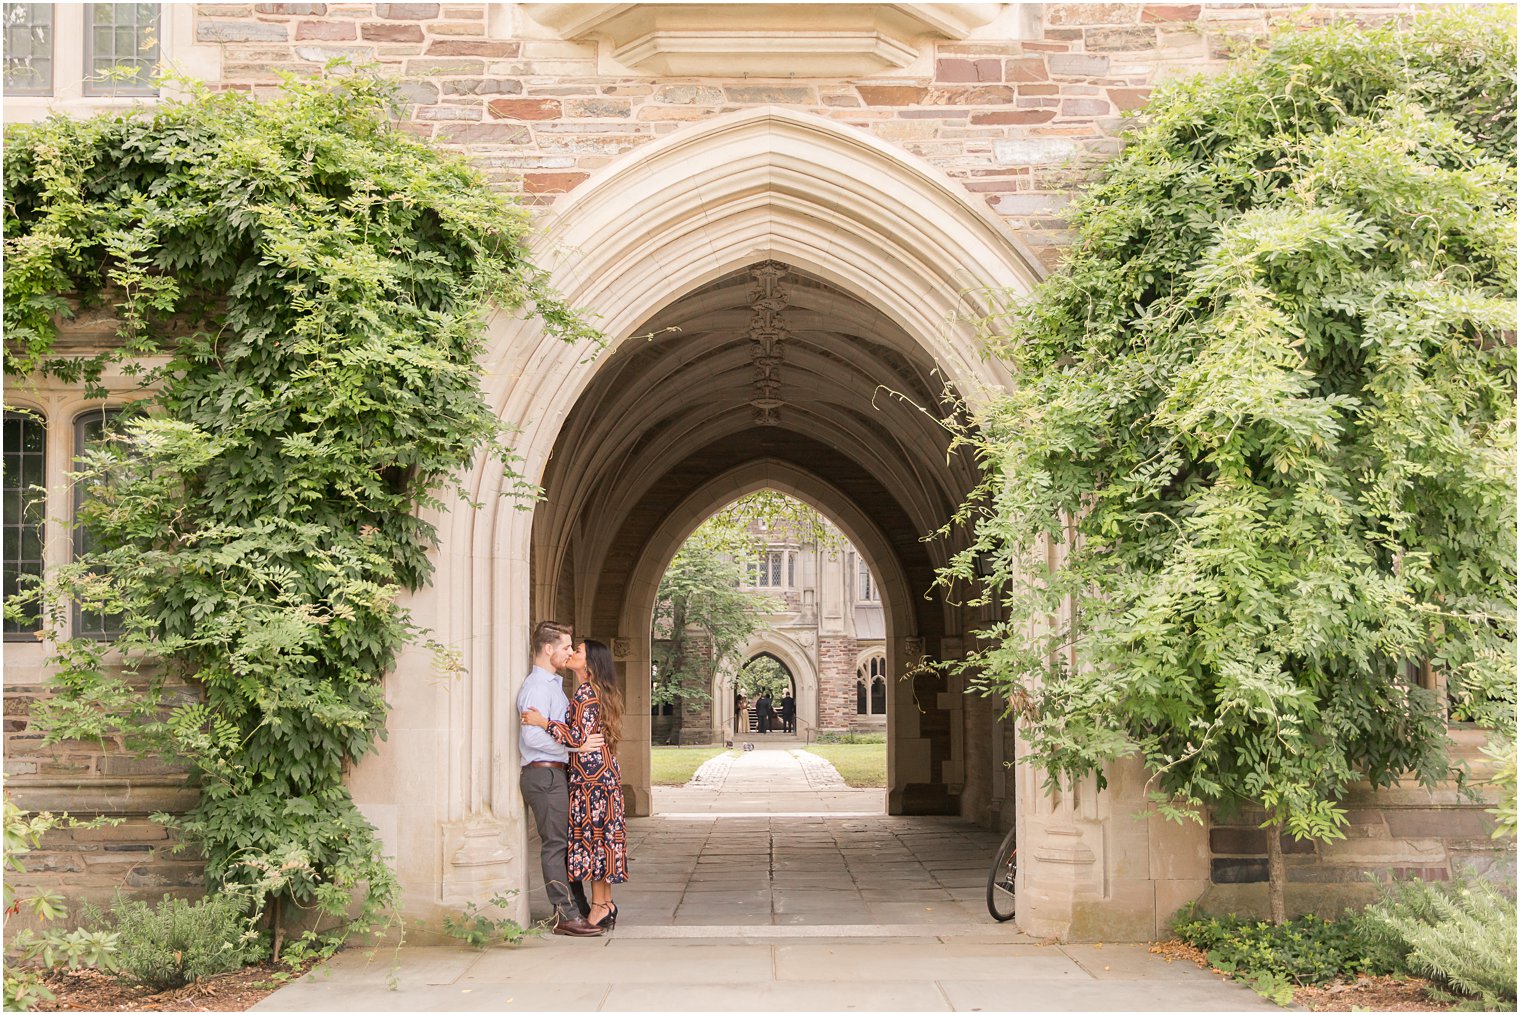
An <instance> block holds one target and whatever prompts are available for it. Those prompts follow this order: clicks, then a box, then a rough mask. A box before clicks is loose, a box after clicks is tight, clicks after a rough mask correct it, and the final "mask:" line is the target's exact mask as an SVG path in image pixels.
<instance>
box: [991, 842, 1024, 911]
mask: <svg viewBox="0 0 1520 1015" xmlns="http://www.w3.org/2000/svg"><path fill="white" fill-rule="evenodd" d="M1017 831H1018V829H1017V828H1010V829H1008V834H1007V835H1005V836H1003V844H1002V845H1001V846H999V847H998V851H997V856H996V857H995V858H994V859H993V861H992V869H991V870H989V871H988V872H987V912H989V913H991V914H992V918H993V919H994V920H996V921H997V922H998V923H1006V922H1007V921H1009V920H1012V919H1013V912H1014V905H1013V904H1014V895H1013V893H1014V890H1015V889H1014V878H1015V877H1016V876H1017V875H1018V873H1019V847H1018V841H1017V838H1018V837H1017V835H1016V834H1015V833H1016V832H1017Z"/></svg>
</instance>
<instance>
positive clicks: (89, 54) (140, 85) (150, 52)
mask: <svg viewBox="0 0 1520 1015" xmlns="http://www.w3.org/2000/svg"><path fill="white" fill-rule="evenodd" d="M161 6H162V5H161V4H86V5H85V59H84V76H85V81H84V91H85V94H86V95H155V94H157V91H158V90H157V89H156V88H154V87H153V80H152V79H153V72H154V68H156V67H157V66H158V42H159V20H160V19H159V9H160V7H161Z"/></svg>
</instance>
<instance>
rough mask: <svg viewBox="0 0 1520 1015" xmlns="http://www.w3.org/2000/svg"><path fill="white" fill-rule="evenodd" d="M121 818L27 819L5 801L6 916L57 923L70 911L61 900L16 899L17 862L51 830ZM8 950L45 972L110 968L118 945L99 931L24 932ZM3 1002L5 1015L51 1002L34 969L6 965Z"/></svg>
mask: <svg viewBox="0 0 1520 1015" xmlns="http://www.w3.org/2000/svg"><path fill="white" fill-rule="evenodd" d="M120 823H121V819H120V818H106V817H100V818H95V819H94V820H92V821H79V820H76V819H75V818H71V817H69V816H68V815H67V814H52V813H50V812H48V811H42V812H41V813H38V814H29V813H28V812H26V811H23V810H22V809H21V808H20V807H18V806H16V805H15V804H14V803H12V802H11V798H10V796H9V795H7V796H6V798H5V857H4V869H5V893H4V894H5V914H6V915H7V916H14V915H17V914H20V913H22V912H23V911H24V912H26V913H28V914H30V915H31V916H32V918H33V919H35V920H36V921H38V922H39V923H46V922H49V921H53V920H58V919H61V918H63V917H65V916H67V915H68V913H69V911H68V908H67V906H65V905H64V901H63V899H62V897H61V896H59V895H57V894H56V893H54V892H46V891H41V892H35V893H33V894H31V895H30V896H29V897H27V898H21V897H20V896H18V895H17V894H16V887H15V885H16V876H17V875H21V874H25V873H26V864H25V863H23V862H22V859H21V858H22V857H23V856H25V855H26V854H27V853H29V852H30V851H32V850H33V849H36V848H37V845H38V843H40V842H41V841H42V836H43V835H44V834H45V833H47V832H48V831H50V830H52V829H54V828H99V827H101V826H102V825H114V824H120ZM10 944H11V947H12V948H13V949H14V950H15V952H16V954H17V955H18V956H19V957H20V958H21V960H22V961H24V962H29V963H30V962H36V963H39V964H40V965H41V966H43V967H45V968H47V969H56V968H58V967H59V966H65V965H66V966H68V967H69V968H70V969H78V968H80V967H81V966H96V967H99V968H101V969H109V968H111V965H112V962H113V960H114V956H115V954H116V949H117V946H118V942H117V940H116V935H115V934H111V933H106V932H102V931H87V930H82V929H80V930H72V931H69V932H67V933H65V932H63V931H60V930H45V931H43V932H42V933H41V934H36V933H33V932H32V931H30V930H23V931H21V932H20V933H19V934H17V935H16V936H15V937H14V938H12V939H11V942H10ZM4 982H5V988H4V1002H5V1010H6V1011H30V1010H31V1009H33V1008H35V1007H36V1006H37V1004H38V1003H39V1002H41V1001H51V1000H53V992H52V991H50V990H48V989H47V987H46V986H44V984H43V982H42V975H41V973H39V972H38V971H37V970H36V969H26V968H22V967H20V966H19V965H18V963H16V962H7V963H6V964H5V977H4Z"/></svg>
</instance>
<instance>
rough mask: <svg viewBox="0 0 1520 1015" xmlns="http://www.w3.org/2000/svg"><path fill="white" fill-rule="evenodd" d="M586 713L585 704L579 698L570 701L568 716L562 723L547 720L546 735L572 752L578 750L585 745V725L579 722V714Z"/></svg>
mask: <svg viewBox="0 0 1520 1015" xmlns="http://www.w3.org/2000/svg"><path fill="white" fill-rule="evenodd" d="M585 711H586V703H585V702H584V701H582V700H581V699H580V697H579V696H576V697H574V698H571V699H570V714H569V715H568V716H567V717H566V718H565V721H564V722H555V721H554V720H552V719H550V720H548V725H547V726H545V727H544V729H545V730H547V731H548V734H549V735H550V736H551V737H553V738H554V739H555V740H558V741H559V742H560V743H562V744H564V745H565V746H566V747H568V748H570V749H571V750H572V751H574V750H579V749H580V748H581V747H582V746H584V745H585V743H586V730H585V724H584V723H583V722H581V714H582V713H583V712H585Z"/></svg>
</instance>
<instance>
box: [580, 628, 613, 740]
mask: <svg viewBox="0 0 1520 1015" xmlns="http://www.w3.org/2000/svg"><path fill="white" fill-rule="evenodd" d="M582 644H584V645H585V646H586V670H587V672H589V673H590V674H591V686H592V687H593V688H595V689H596V698H597V701H599V702H601V705H602V738H603V739H605V740H606V741H607V750H608V751H609V752H611V753H612V754H616V753H617V746H618V741H620V740H622V739H623V692H622V691H620V690H618V678H617V663H615V662H613V660H612V650H611V649H610V648H608V647H607V646H606V645H603V644H602V643H601V642H599V641H593V640H592V639H590V638H587V639H586V640H585V641H584V642H582Z"/></svg>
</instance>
